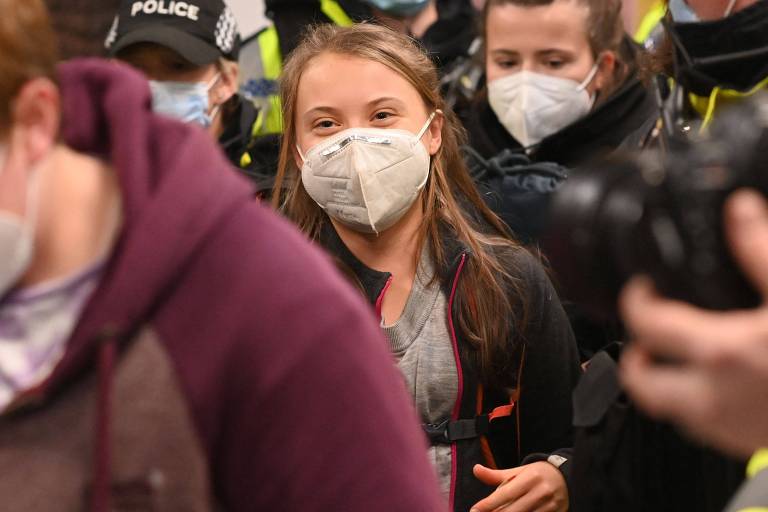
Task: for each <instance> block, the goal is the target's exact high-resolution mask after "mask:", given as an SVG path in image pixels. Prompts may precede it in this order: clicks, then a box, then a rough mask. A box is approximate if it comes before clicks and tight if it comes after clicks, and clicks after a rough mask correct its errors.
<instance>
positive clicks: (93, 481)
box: [0, 0, 439, 512]
mask: <svg viewBox="0 0 768 512" xmlns="http://www.w3.org/2000/svg"><path fill="white" fill-rule="evenodd" d="M179 4H180V2H179V3H177V4H176V5H179ZM0 10H2V12H3V16H2V18H0V297H1V298H0V409H2V422H0V468H3V469H4V470H3V472H2V475H3V476H2V477H0V493H2V496H3V508H5V509H7V510H35V511H61V510H85V509H88V510H94V511H101V512H106V511H108V510H110V511H111V510H157V511H171V510H174V511H181V510H183V511H208V510H224V511H251V510H302V511H339V510H376V511H381V512H391V511H393V510H419V511H421V510H426V511H437V510H439V496H438V493H437V487H436V483H435V479H434V476H433V474H432V472H431V470H430V468H429V465H428V462H427V460H426V459H425V457H424V449H425V447H424V443H423V438H422V437H421V433H420V432H419V431H418V428H416V426H415V421H416V418H415V415H414V414H413V410H412V408H411V407H410V406H409V404H408V398H407V395H406V393H405V390H404V389H403V386H402V381H401V380H400V379H399V376H398V375H397V373H396V371H395V370H394V368H393V367H392V364H391V360H390V357H389V355H388V354H387V351H386V346H385V343H384V340H383V339H382V336H381V333H380V332H379V330H378V328H377V326H376V324H375V323H374V321H373V320H372V318H371V314H370V311H369V310H368V309H367V308H366V307H365V306H364V305H363V304H362V303H361V301H360V300H359V297H358V296H357V295H356V294H355V292H354V291H353V290H352V289H351V288H349V287H348V286H347V285H346V284H344V283H342V282H341V280H340V278H338V277H336V276H337V274H336V272H335V270H334V269H333V267H332V266H331V265H330V264H329V263H328V261H327V260H326V259H325V258H324V257H323V256H322V255H321V254H320V253H319V251H316V250H313V249H312V248H311V247H310V246H309V244H308V243H306V241H304V240H303V239H302V237H301V235H300V234H298V233H296V232H295V231H294V230H293V229H292V228H291V227H290V226H289V225H288V224H287V223H285V222H284V221H282V220H280V219H278V218H277V216H275V215H274V214H273V213H270V212H269V211H267V210H266V209H265V208H263V207H261V206H260V205H259V204H258V203H257V202H254V201H253V200H252V199H251V192H250V190H249V187H248V186H247V185H245V184H244V183H243V182H242V180H240V179H238V178H237V177H236V176H235V175H234V174H233V173H229V172H226V169H227V167H228V163H227V162H226V161H225V159H224V158H223V156H221V154H220V152H219V151H217V150H216V148H215V147H214V144H213V143H212V142H211V141H210V139H209V138H208V137H207V136H206V134H205V133H203V132H201V131H200V130H196V129H193V128H190V127H188V126H185V125H183V124H180V123H178V122H176V121H173V120H170V119H167V118H163V117H160V116H156V115H154V114H152V113H151V112H150V110H149V105H150V101H149V100H150V94H149V89H148V87H147V85H146V81H145V80H144V79H143V78H142V77H141V76H140V75H138V74H136V73H134V72H133V71H131V70H130V69H129V68H127V67H124V66H121V65H117V64H114V63H108V62H104V61H79V62H78V61H73V62H71V63H69V64H66V65H64V66H62V67H60V68H59V69H58V71H54V68H53V66H54V63H55V61H56V55H55V47H56V43H55V41H54V38H53V35H52V32H51V29H50V27H49V25H48V19H47V16H46V13H45V10H44V8H43V5H42V3H41V1H40V0H25V1H24V2H19V1H18V0H0ZM30 34H35V37H34V38H30V37H29V35H30ZM265 240H269V243H268V244H266V243H264V241H265ZM299 317H300V318H301V320H302V321H300V322H297V321H296V320H295V319H296V318H299ZM382 426H386V428H382Z"/></svg>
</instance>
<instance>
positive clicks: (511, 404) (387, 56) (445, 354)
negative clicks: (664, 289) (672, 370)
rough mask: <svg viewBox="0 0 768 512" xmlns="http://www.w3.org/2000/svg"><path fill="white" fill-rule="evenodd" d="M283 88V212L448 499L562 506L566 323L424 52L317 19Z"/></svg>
mask: <svg viewBox="0 0 768 512" xmlns="http://www.w3.org/2000/svg"><path fill="white" fill-rule="evenodd" d="M281 92H282V97H283V104H284V106H285V113H286V117H285V126H286V132H285V141H284V144H283V147H282V152H281V155H280V169H279V173H278V178H277V183H278V186H279V185H280V183H281V180H283V179H287V180H288V182H289V183H290V188H289V190H288V191H287V193H286V194H285V196H284V201H283V203H282V205H281V206H282V210H283V212H284V213H285V214H286V215H287V216H288V218H290V219H291V220H293V221H294V222H296V223H297V224H298V225H299V226H300V228H301V229H302V231H304V232H305V233H306V234H307V236H309V237H310V238H311V239H313V240H315V241H317V242H318V243H320V244H321V245H323V246H324V247H325V248H326V249H327V250H328V251H329V253H330V254H332V255H333V256H334V257H335V258H336V260H337V262H338V265H339V267H340V268H342V269H344V270H345V271H346V273H347V274H348V275H349V277H350V278H351V280H352V281H353V282H354V283H356V284H357V285H358V286H359V287H360V289H361V291H362V292H363V293H364V295H365V297H366V298H367V300H368V301H369V302H370V304H371V309H375V311H376V314H377V318H378V319H379V320H380V322H381V326H382V328H383V329H384V331H385V332H386V334H387V337H388V339H389V342H390V348H391V350H392V352H393V354H394V355H395V358H396V359H397V362H398V366H399V368H400V370H401V371H402V373H403V376H404V378H405V380H406V382H407V386H408V389H409V390H410V392H411V394H412V396H413V399H414V401H415V403H416V406H417V409H418V412H419V413H420V415H421V420H422V423H423V425H422V428H423V429H424V431H425V433H426V435H427V437H428V438H429V440H430V442H431V447H430V449H429V458H430V460H431V461H432V462H433V465H434V466H435V470H436V471H437V474H438V476H439V480H440V483H441V487H442V490H443V493H444V495H445V496H446V498H447V500H448V501H449V508H450V510H452V511H457V512H459V511H461V512H466V511H467V510H469V509H470V508H472V510H473V511H477V512H490V511H492V510H497V509H499V508H500V507H506V508H505V510H510V511H519V512H526V511H534V510H541V509H545V510H557V511H563V510H566V509H567V507H568V490H567V486H566V478H567V475H568V467H569V462H570V461H569V457H568V455H563V453H565V452H562V451H561V450H559V449H561V448H564V447H569V446H570V445H571V398H570V397H571V390H572V388H573V386H574V385H575V383H576V381H577V379H578V376H579V366H578V360H577V355H576V347H575V343H574V340H573V334H572V332H571V329H570V326H569V325H568V320H567V318H566V317H565V313H564V312H563V309H562V307H561V305H560V301H559V300H558V298H557V294H556V293H555V291H554V290H553V288H552V285H551V284H550V282H549V279H548V278H547V275H546V273H545V271H544V270H543V268H542V267H541V265H540V264H539V263H538V262H537V261H536V260H535V259H534V257H533V256H531V255H530V254H529V253H528V252H527V251H526V250H525V249H523V248H522V247H520V246H519V245H518V244H517V243H516V242H515V241H514V240H512V239H511V238H510V237H509V236H508V234H507V231H506V230H505V228H504V226H503V225H502V223H501V221H500V220H499V219H498V217H496V216H495V215H494V214H493V213H492V212H491V211H490V210H489V209H488V208H487V206H485V204H484V203H483V201H482V199H481V198H480V196H479V195H478V193H477V191H476V189H475V188H474V185H473V183H472V180H471V178H470V176H469V174H468V173H467V170H466V167H465V166H464V162H463V160H462V157H461V153H460V152H459V133H460V129H459V125H458V121H457V120H456V117H455V116H454V115H453V114H452V113H451V112H450V111H446V110H444V103H443V100H442V98H441V96H440V93H439V81H438V75H437V71H436V69H435V67H434V66H433V65H432V63H431V62H430V60H429V57H428V56H427V54H426V53H425V52H424V51H423V50H422V49H421V48H420V47H419V46H418V45H417V43H416V42H415V41H413V40H412V39H410V38H407V37H405V36H403V35H401V34H398V33H396V32H394V31H392V30H390V29H388V28H385V27H381V26H376V25H372V24H357V25H353V26H351V27H346V28H339V27H333V26H330V25H323V26H319V27H317V28H315V29H314V30H312V31H310V32H309V33H308V35H307V38H306V39H305V40H304V42H303V43H302V44H300V45H299V46H298V47H297V49H296V50H295V51H294V52H293V53H292V54H291V57H290V58H289V60H288V61H287V63H286V66H285V71H284V74H283V82H282V90H281ZM276 199H280V198H276ZM275 202H276V203H278V202H279V201H277V200H276V201H275ZM352 384H353V383H350V385H352ZM556 451H557V452H558V453H555V452H556ZM497 468H498V469H497Z"/></svg>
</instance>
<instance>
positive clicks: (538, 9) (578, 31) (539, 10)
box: [486, 0, 589, 50]
mask: <svg viewBox="0 0 768 512" xmlns="http://www.w3.org/2000/svg"><path fill="white" fill-rule="evenodd" d="M588 17H589V8H588V7H587V6H586V5H585V4H583V3H581V2H578V1H576V0H555V1H554V2H552V3H551V4H548V5H537V6H521V5H515V4H504V5H496V6H494V7H492V8H491V10H490V11H489V13H488V20H487V23H486V36H487V39H488V49H489V50H493V49H495V48H511V49H518V48H520V49H535V48H540V47H541V48H543V47H558V46H564V47H570V48H574V47H580V46H583V45H585V44H587V45H588V43H589V38H588V32H589V31H588V27H587V23H588Z"/></svg>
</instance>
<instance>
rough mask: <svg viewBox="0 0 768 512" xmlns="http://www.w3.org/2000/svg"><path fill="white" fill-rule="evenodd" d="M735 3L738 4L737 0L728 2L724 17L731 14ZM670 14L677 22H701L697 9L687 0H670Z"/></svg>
mask: <svg viewBox="0 0 768 512" xmlns="http://www.w3.org/2000/svg"><path fill="white" fill-rule="evenodd" d="M734 5H736V0H730V2H728V5H727V6H726V8H725V12H723V18H727V17H728V16H730V15H731V12H732V11H733V7H734ZM669 14H671V15H672V20H673V21H675V22H676V23H699V22H700V21H701V18H700V17H699V15H698V14H696V11H694V10H693V9H691V6H690V5H688V3H687V2H686V1H685V0H669Z"/></svg>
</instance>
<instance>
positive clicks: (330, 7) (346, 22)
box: [320, 0, 355, 27]
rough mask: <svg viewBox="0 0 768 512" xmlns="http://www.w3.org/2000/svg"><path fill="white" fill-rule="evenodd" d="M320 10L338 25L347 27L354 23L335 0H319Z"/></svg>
mask: <svg viewBox="0 0 768 512" xmlns="http://www.w3.org/2000/svg"><path fill="white" fill-rule="evenodd" d="M320 10H321V11H323V14H325V15H326V16H328V19H329V20H331V21H332V22H334V23H335V24H336V25H338V26H340V27H349V26H352V25H354V23H355V22H354V21H352V18H350V17H349V16H348V15H347V13H345V12H344V9H342V8H341V6H340V5H339V3H338V2H337V1H336V0H320Z"/></svg>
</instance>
